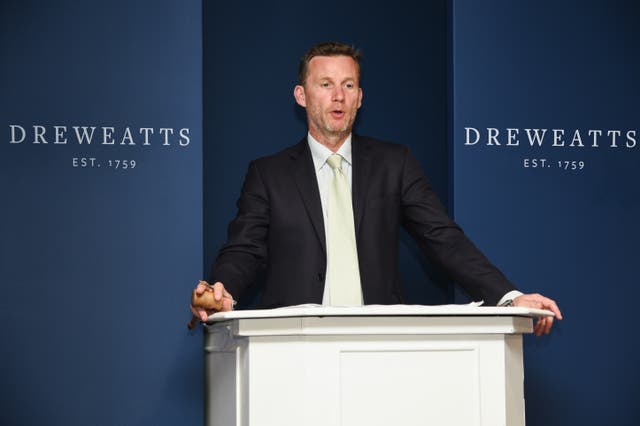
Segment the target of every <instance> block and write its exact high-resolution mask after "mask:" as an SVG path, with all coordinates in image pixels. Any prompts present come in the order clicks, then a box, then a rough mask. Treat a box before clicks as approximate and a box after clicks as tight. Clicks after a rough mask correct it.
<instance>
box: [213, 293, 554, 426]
mask: <svg viewBox="0 0 640 426" xmlns="http://www.w3.org/2000/svg"><path fill="white" fill-rule="evenodd" d="M550 314H551V313H550V312H547V311H541V310H537V309H527V308H514V307H509V308H495V307H478V306H471V305H447V306H407V305H397V306H363V307H318V306H307V305H305V306H300V307H291V308H282V309H271V310H255V311H235V312H226V313H217V314H214V315H212V316H211V317H210V318H209V321H208V323H207V326H206V333H205V373H206V402H205V403H206V422H207V425H208V426H377V425H380V426H383V425H384V426H389V425H394V426H400V425H401V426H417V425H437V426H449V425H451V426H453V425H456V426H474V425H478V426H480V425H482V426H500V425H508V426H524V390H523V379H524V373H523V365H522V334H523V333H530V332H532V330H533V325H532V323H533V320H532V317H534V316H544V315H550Z"/></svg>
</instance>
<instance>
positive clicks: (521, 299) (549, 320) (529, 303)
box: [513, 293, 562, 336]
mask: <svg viewBox="0 0 640 426" xmlns="http://www.w3.org/2000/svg"><path fill="white" fill-rule="evenodd" d="M513 306H521V307H523V308H536V309H545V310H547V311H551V312H553V314H554V315H555V316H553V317H541V318H538V322H536V326H535V327H534V332H535V333H536V336H540V335H541V334H542V333H545V334H549V332H550V331H551V326H553V320H554V319H555V318H557V319H559V320H561V319H562V313H561V312H560V308H558V305H556V302H555V301H554V300H552V299H549V298H548V297H544V296H543V295H541V294H538V293H534V294H523V295H522V296H518V297H516V298H515V299H513Z"/></svg>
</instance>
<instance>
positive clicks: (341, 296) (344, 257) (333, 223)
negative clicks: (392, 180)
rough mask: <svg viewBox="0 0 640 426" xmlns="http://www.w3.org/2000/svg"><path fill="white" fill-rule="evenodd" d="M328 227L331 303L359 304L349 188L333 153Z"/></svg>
mask: <svg viewBox="0 0 640 426" xmlns="http://www.w3.org/2000/svg"><path fill="white" fill-rule="evenodd" d="M327 164H329V166H331V168H332V169H333V179H332V181H331V186H330V187H329V199H328V210H329V212H328V215H327V216H328V220H327V221H328V226H327V233H328V235H327V263H328V266H327V275H328V278H329V292H330V293H329V294H330V298H331V304H332V305H362V290H361V288H360V270H359V268H358V249H357V247H356V232H355V228H354V225H353V207H352V204H351V189H350V188H349V182H347V178H346V176H345V175H344V174H343V173H342V157H341V156H340V155H338V154H332V155H331V156H330V157H329V158H328V159H327Z"/></svg>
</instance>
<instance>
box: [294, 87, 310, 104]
mask: <svg viewBox="0 0 640 426" xmlns="http://www.w3.org/2000/svg"><path fill="white" fill-rule="evenodd" d="M293 97H294V98H296V102H297V103H298V105H300V106H301V107H303V108H306V107H307V100H306V98H305V95H304V87H303V86H301V85H299V84H298V85H297V86H296V87H294V88H293Z"/></svg>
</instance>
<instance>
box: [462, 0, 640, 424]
mask: <svg viewBox="0 0 640 426" xmlns="http://www.w3.org/2000/svg"><path fill="white" fill-rule="evenodd" d="M639 12H640V8H639V7H638V6H637V5H636V3H634V2H624V1H596V0H591V1H582V2H580V3H579V5H576V4H574V3H571V4H569V2H546V1H545V2H509V1H484V2H476V1H471V0H455V1H454V2H453V14H452V19H453V26H452V28H453V40H454V43H453V46H452V48H453V65H454V70H453V93H454V96H453V105H454V114H453V129H454V132H453V134H454V138H453V141H452V142H453V154H454V155H453V165H454V167H453V171H454V174H453V176H454V180H453V193H454V199H453V200H454V208H455V217H456V219H457V220H458V222H460V223H461V224H462V225H463V226H464V228H465V230H466V231H467V232H468V233H469V234H470V235H471V237H472V238H473V239H474V240H475V241H476V242H477V243H478V245H479V246H480V247H482V248H483V249H484V250H485V252H486V253H487V254H488V255H489V257H491V258H492V259H493V260H494V261H495V262H496V263H497V264H498V265H499V266H500V267H502V269H503V270H504V272H505V273H506V274H507V275H508V276H509V277H510V278H511V279H512V280H513V281H515V282H516V283H517V284H518V285H519V286H520V287H521V288H522V289H523V290H525V291H539V292H542V293H544V294H547V295H549V296H552V297H554V298H556V299H557V300H558V303H559V304H560V307H561V308H562V310H563V313H564V315H565V317H566V318H565V320H564V321H563V322H562V323H561V324H558V325H557V328H556V330H555V331H554V332H553V334H552V335H551V336H549V337H543V338H537V339H536V338H533V337H527V338H526V339H525V368H526V372H525V396H526V399H527V405H526V408H527V424H528V425H569V424H580V425H601V424H615V425H629V426H630V425H637V424H638V421H639V420H640V415H639V414H638V413H639V411H638V408H637V402H638V401H639V400H640V393H639V391H638V386H637V383H638V379H640V369H639V368H638V366H637V362H636V361H635V356H636V355H635V354H636V353H637V352H636V350H637V342H636V335H637V333H636V332H634V331H633V325H632V324H633V323H634V322H635V315H634V313H635V304H636V300H637V298H638V296H639V295H640V292H639V291H638V286H637V285H636V282H637V260H636V251H635V247H636V246H635V243H636V242H637V241H638V239H640V227H639V226H638V217H639V216H640V188H639V186H638V185H637V182H638V168H637V166H638V160H639V159H640V146H638V145H636V144H635V142H634V141H633V139H635V140H638V134H637V130H638V129H639V127H640V121H639V120H638V99H639V95H640V83H639V82H638V79H637V76H638V75H639V72H640V60H639V59H638V54H637V52H638V51H639V48H640V30H638V27H637V21H638V18H639V17H640V13H639ZM466 128H473V129H477V131H478V133H479V136H477V134H476V133H475V132H474V130H465V129H466ZM488 129H495V130H488ZM508 129H513V130H508ZM526 129H530V130H529V132H530V134H531V135H532V136H533V137H535V133H534V132H535V130H534V129H538V134H539V135H540V136H541V135H542V132H543V129H547V132H546V134H545V137H544V138H543V139H542V141H541V143H542V146H539V145H538V141H537V140H536V139H535V138H534V139H533V146H531V142H530V141H529V136H528V134H527V130H526ZM553 129H556V132H555V134H556V135H557V137H558V139H557V140H555V146H554V132H553ZM576 130H578V136H576ZM590 130H592V131H593V132H592V134H591V136H590V134H589V131H590ZM496 131H497V132H498V133H496ZM599 131H600V132H602V135H601V136H598V135H599V133H598V132H599ZM610 131H612V132H613V133H609V132H610ZM563 132H564V134H563ZM616 132H620V133H616ZM467 133H469V135H470V137H469V138H467ZM496 134H497V135H498V136H496ZM509 134H511V135H512V139H509ZM489 135H493V136H495V138H490V137H489ZM593 135H595V137H596V138H597V139H596V144H597V145H598V146H597V147H594V146H593V145H594V136H593ZM614 137H615V138H616V139H615V142H614ZM578 138H579V139H580V141H581V143H582V145H583V146H582V147H581V146H580V141H579V140H578ZM476 140H477V143H474V142H475V141H476ZM496 141H497V142H498V143H500V146H498V145H496V143H495V142H496ZM516 143H518V145H516ZM509 144H511V146H508V145H509ZM542 159H544V160H545V161H544V163H543V162H542V161H541V160H542ZM533 160H536V161H533ZM574 167H575V169H574Z"/></svg>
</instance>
